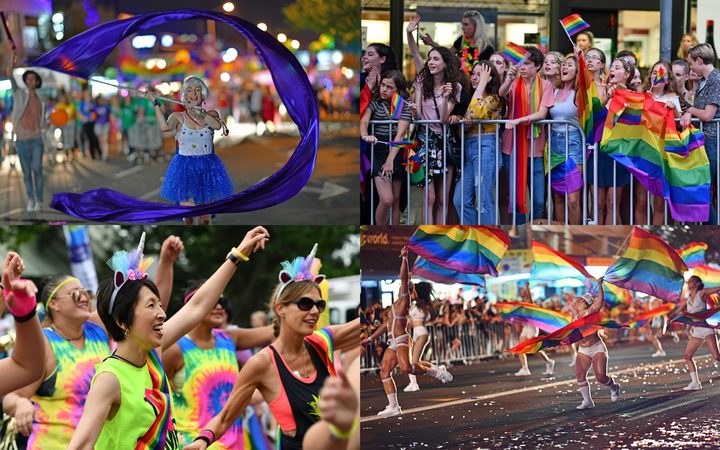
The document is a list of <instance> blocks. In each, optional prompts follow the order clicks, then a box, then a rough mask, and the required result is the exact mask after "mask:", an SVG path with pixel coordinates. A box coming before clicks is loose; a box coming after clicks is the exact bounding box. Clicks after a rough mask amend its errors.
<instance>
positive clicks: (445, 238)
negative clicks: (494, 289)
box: [407, 225, 510, 276]
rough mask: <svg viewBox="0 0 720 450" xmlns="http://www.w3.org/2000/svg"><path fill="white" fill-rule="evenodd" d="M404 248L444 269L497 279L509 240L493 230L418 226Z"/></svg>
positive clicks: (501, 232) (448, 226)
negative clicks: (486, 275)
mask: <svg viewBox="0 0 720 450" xmlns="http://www.w3.org/2000/svg"><path fill="white" fill-rule="evenodd" d="M407 247H408V249H409V250H412V251H414V252H415V253H417V254H418V255H420V256H422V257H423V258H425V259H427V260H428V261H430V262H431V263H433V264H437V265H438V266H440V267H444V268H446V269H450V270H455V271H458V272H462V273H481V274H489V275H493V276H496V275H497V274H498V272H497V266H498V264H499V263H500V260H501V259H502V257H503V256H504V255H505V252H506V251H507V249H508V247H510V238H508V235H507V234H506V233H505V232H504V231H503V230H501V229H500V228H495V227H488V226H480V227H470V226H461V225H454V226H450V225H420V226H419V227H418V228H417V230H415V233H414V234H413V235H412V237H411V238H410V241H409V242H408V245H407Z"/></svg>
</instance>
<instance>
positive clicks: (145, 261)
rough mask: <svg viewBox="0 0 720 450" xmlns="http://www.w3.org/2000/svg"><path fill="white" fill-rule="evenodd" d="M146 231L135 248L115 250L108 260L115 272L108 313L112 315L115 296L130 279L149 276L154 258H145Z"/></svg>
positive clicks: (141, 278) (140, 278)
mask: <svg viewBox="0 0 720 450" xmlns="http://www.w3.org/2000/svg"><path fill="white" fill-rule="evenodd" d="M145 236H146V234H145V232H144V231H143V234H142V236H141V237H140V243H139V244H138V246H137V248H136V249H135V250H132V251H131V252H129V253H128V252H126V251H125V250H121V251H118V252H115V253H114V254H113V255H112V258H110V259H109V260H108V262H107V265H108V266H110V268H111V269H112V270H113V271H114V272H115V273H114V274H113V292H112V295H111V296H110V305H109V307H108V314H109V315H112V311H113V306H114V305H115V297H117V294H118V292H120V289H122V287H123V286H124V285H125V283H126V282H127V281H128V280H143V279H145V278H147V273H146V272H147V269H149V268H150V266H151V265H152V263H153V258H144V257H143V251H144V250H145Z"/></svg>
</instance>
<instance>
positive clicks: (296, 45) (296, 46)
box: [290, 39, 300, 50]
mask: <svg viewBox="0 0 720 450" xmlns="http://www.w3.org/2000/svg"><path fill="white" fill-rule="evenodd" d="M290 47H292V48H294V49H295V50H297V49H299V48H300V41H298V40H297V39H293V40H292V41H290Z"/></svg>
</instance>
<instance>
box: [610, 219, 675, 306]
mask: <svg viewBox="0 0 720 450" xmlns="http://www.w3.org/2000/svg"><path fill="white" fill-rule="evenodd" d="M687 270H688V268H687V266H686V265H685V263H684V262H683V260H682V258H681V257H680V255H678V253H677V252H676V251H675V249H673V248H672V247H670V246H669V245H668V244H667V242H665V241H663V240H662V239H660V238H659V237H657V236H655V235H653V234H651V233H649V232H647V231H645V230H643V229H642V228H638V227H633V230H632V233H631V234H630V239H629V242H628V244H627V247H626V249H625V252H624V253H623V254H622V256H621V257H620V259H618V260H617V261H616V262H615V263H614V264H613V265H612V266H610V267H609V268H608V270H607V273H605V276H604V277H603V279H604V280H605V281H607V282H608V283H611V284H614V285H615V286H619V287H621V288H625V289H631V290H633V291H637V292H644V293H646V294H648V295H652V296H655V297H657V298H660V299H662V300H665V301H668V302H677V301H678V300H679V299H680V291H681V289H682V287H683V283H684V279H683V273H685V272H686V271H687Z"/></svg>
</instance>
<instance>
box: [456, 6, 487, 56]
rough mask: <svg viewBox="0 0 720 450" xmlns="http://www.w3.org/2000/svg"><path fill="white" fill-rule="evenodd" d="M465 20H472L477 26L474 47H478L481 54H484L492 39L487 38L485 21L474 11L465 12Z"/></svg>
mask: <svg viewBox="0 0 720 450" xmlns="http://www.w3.org/2000/svg"><path fill="white" fill-rule="evenodd" d="M463 18H467V19H470V20H471V21H472V22H473V23H474V24H475V34H474V35H473V38H472V40H473V45H476V46H477V47H478V48H479V49H480V52H483V51H484V50H485V49H486V48H487V47H488V46H489V45H490V39H488V37H487V36H486V30H485V19H484V18H483V16H482V14H480V12H479V11H476V10H474V9H473V10H470V11H465V13H463Z"/></svg>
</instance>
